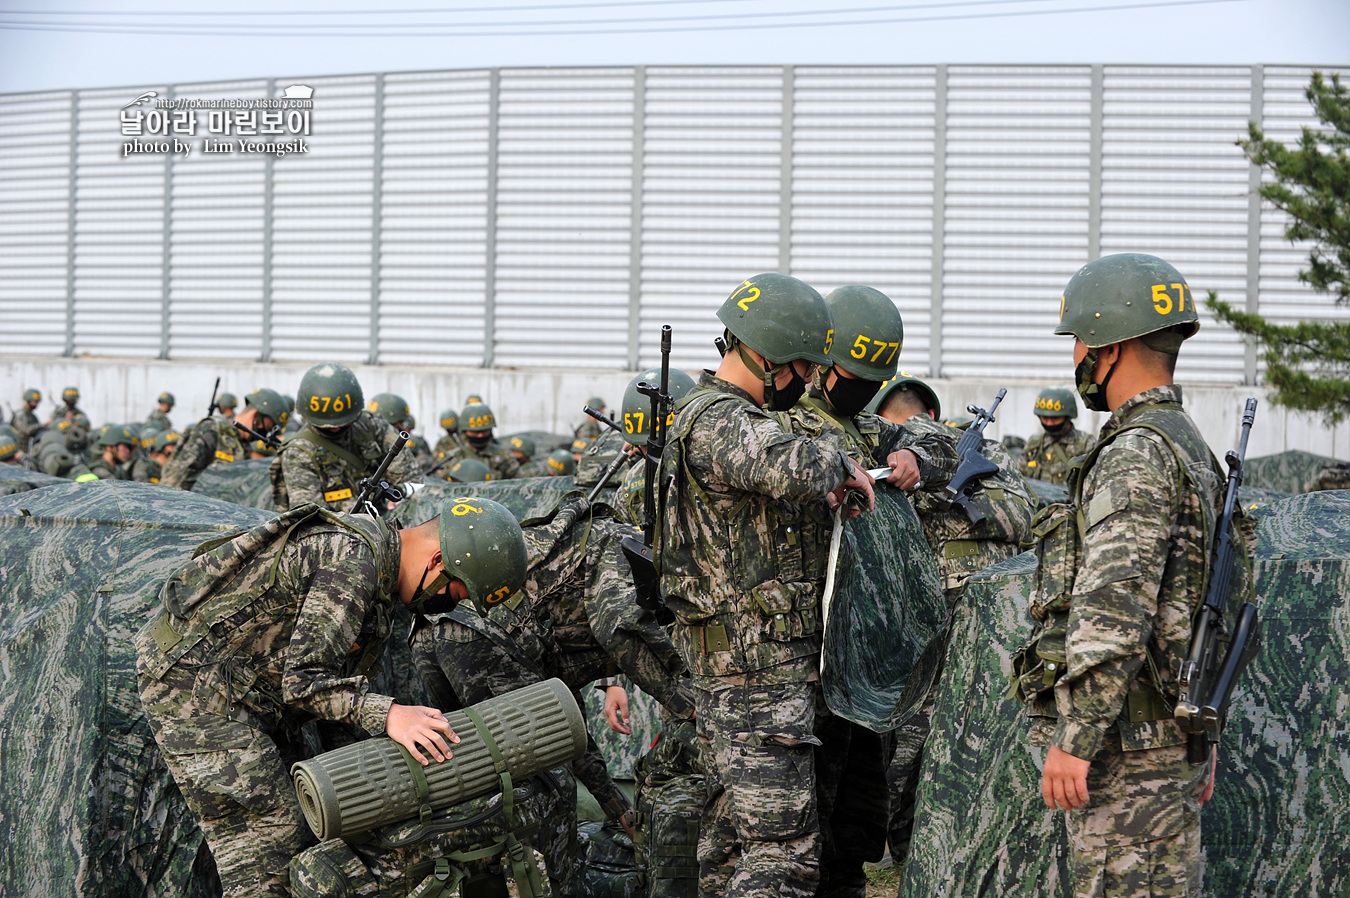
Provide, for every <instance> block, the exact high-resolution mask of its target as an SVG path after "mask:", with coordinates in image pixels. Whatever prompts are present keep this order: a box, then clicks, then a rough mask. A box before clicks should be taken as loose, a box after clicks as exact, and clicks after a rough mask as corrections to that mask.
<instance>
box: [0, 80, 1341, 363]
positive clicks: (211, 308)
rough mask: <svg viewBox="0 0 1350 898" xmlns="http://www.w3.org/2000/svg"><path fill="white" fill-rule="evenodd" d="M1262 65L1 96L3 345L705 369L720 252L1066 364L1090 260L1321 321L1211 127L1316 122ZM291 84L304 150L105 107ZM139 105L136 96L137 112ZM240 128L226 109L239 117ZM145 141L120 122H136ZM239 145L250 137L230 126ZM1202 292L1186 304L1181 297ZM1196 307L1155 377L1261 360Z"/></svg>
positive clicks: (971, 340) (1014, 354)
mask: <svg viewBox="0 0 1350 898" xmlns="http://www.w3.org/2000/svg"><path fill="white" fill-rule="evenodd" d="M1310 71H1311V70H1310V69H1308V68H1299V67H1285V66H1264V67H1263V66H1237V67H1234V66H1226V67H1225V66H1218V67H1160V66H1115V65H1105V66H1102V65H1097V66H1087V65H1084V66H955V65H953V66H915V67H817V66H795V67H794V66H783V67H758V68H745V67H727V68H717V67H672V68H664V67H661V68H658V67H646V68H643V67H637V68H631V67H630V68H605V69H500V70H475V71H450V72H417V73H400V74H381V75H354V76H344V77H323V78H311V79H296V81H295V82H278V81H275V80H257V81H243V82H233V83H215V84H192V85H177V86H164V85H160V86H153V85H152V86H143V87H140V88H127V89H117V90H80V91H68V92H51V93H33V94H9V95H0V179H2V180H3V182H4V190H3V191H0V321H3V325H4V326H3V327H0V353H9V354H24V355H49V356H82V355H90V356H113V357H123V358H131V359H135V358H144V359H181V360H187V359H206V358H211V359H235V360H241V361H242V360H249V361H262V362H271V361H278V362H291V361H306V360H317V359H322V358H334V357H336V358H341V359H344V360H349V361H353V362H358V361H364V362H367V363H372V364H380V363H388V364H430V365H453V366H476V365H484V366H491V367H532V366H540V367H561V368H592V369H594V368H600V369H611V370H621V369H628V370H633V369H636V368H638V367H640V366H642V365H646V364H649V363H651V362H653V361H654V360H655V356H656V353H655V349H656V346H655V343H656V334H657V330H658V327H659V325H660V324H663V323H670V324H673V325H674V326H675V328H676V332H677V334H678V335H679V339H678V341H677V347H676V356H675V359H674V362H675V364H677V365H681V366H685V367H694V366H696V365H697V364H699V363H700V362H706V360H707V358H708V356H709V341H711V339H712V338H713V337H714V336H715V335H716V334H717V333H719V332H720V325H718V324H717V322H716V319H715V317H714V314H713V313H714V312H715V310H716V308H717V307H718V305H719V304H720V303H721V301H722V299H723V298H724V297H725V296H726V295H727V294H728V293H729V292H730V291H731V290H732V288H734V286H735V285H736V283H737V282H738V281H739V280H741V279H742V278H744V277H745V276H747V275H749V274H752V273H755V272H758V271H766V270H783V271H790V272H791V273H793V274H796V275H797V276H799V277H802V278H804V279H806V280H807V281H809V282H811V283H812V284H814V285H815V286H817V287H818V288H819V289H821V291H822V292H825V291H827V290H829V289H831V288H833V287H835V286H838V285H840V284H845V283H866V284H870V285H873V286H875V287H878V288H879V289H881V290H883V291H885V292H886V293H887V294H889V295H890V296H891V297H892V298H893V299H894V300H895V302H896V305H897V306H898V307H899V309H900V311H901V312H902V314H903V316H904V320H905V334H906V340H905V346H904V350H903V355H902V364H903V366H904V367H905V368H907V369H909V370H912V371H915V372H916V373H926V374H928V375H931V376H934V377H939V376H940V377H947V378H951V377H956V378H962V377H976V378H978V377H989V376H1007V375H1009V374H1013V375H1014V376H1018V377H1022V378H1049V377H1062V376H1063V375H1064V372H1065V367H1066V363H1065V355H1066V351H1065V348H1064V345H1063V343H1062V342H1061V341H1060V340H1059V339H1058V338H1055V337H1053V336H1052V335H1051V333H1050V331H1051V330H1052V328H1053V325H1054V324H1055V320H1056V315H1057V310H1058V299H1059V294H1060V292H1061V290H1062V288H1063V285H1064V283H1065V281H1066V280H1067V279H1068V277H1069V276H1070V275H1071V274H1072V273H1073V272H1074V271H1075V270H1076V269H1077V267H1078V266H1079V265H1081V264H1082V263H1083V262H1085V261H1086V260H1088V259H1090V258H1093V257H1095V256H1097V255H1100V254H1104V253H1111V252H1122V251H1141V252H1152V253H1156V254H1158V255H1161V256H1163V257H1165V258H1167V259H1168V260H1169V261H1171V262H1173V263H1174V264H1175V265H1176V266H1177V267H1178V268H1179V269H1180V270H1181V271H1182V272H1183V273H1184V274H1185V275H1186V276H1187V278H1188V280H1189V281H1190V283H1191V285H1192V287H1193V288H1194V291H1195V292H1196V293H1197V294H1198V295H1203V294H1204V292H1205V291H1206V290H1209V289H1215V290H1217V291H1218V292H1219V295H1220V296H1221V297H1222V298H1224V299H1227V300H1229V301H1234V302H1237V303H1238V304H1239V305H1245V306H1246V307H1247V308H1249V309H1253V310H1259V311H1261V312H1262V313H1264V314H1266V315H1268V316H1271V317H1274V318H1276V319H1277V320H1292V319H1297V318H1326V317H1333V316H1342V315H1345V314H1346V313H1345V311H1344V310H1338V309H1335V308H1334V307H1333V306H1332V305H1331V303H1330V301H1329V300H1326V299H1325V298H1322V297H1317V296H1315V295H1314V294H1312V292H1311V291H1310V290H1309V289H1308V288H1307V287H1306V286H1304V285H1302V284H1300V283H1299V282H1298V280H1297V270H1298V268H1299V267H1300V266H1302V265H1305V264H1306V249H1300V248H1298V247H1293V246H1290V245H1289V244H1288V243H1287V242H1286V241H1285V240H1284V237H1283V227H1284V222H1283V216H1282V214H1281V213H1278V212H1276V211H1275V210H1273V209H1270V208H1269V207H1266V208H1263V207H1262V205H1261V203H1260V201H1259V199H1258V198H1257V197H1256V195H1255V192H1254V188H1255V187H1256V186H1258V185H1259V183H1260V173H1259V171H1257V170H1256V169H1254V168H1253V167H1252V166H1250V165H1249V164H1248V163H1247V162H1246V160H1245V159H1244V157H1243V155H1242V152H1241V150H1240V149H1239V148H1238V147H1236V146H1235V145H1234V141H1236V140H1237V139H1239V138H1241V137H1243V136H1244V135H1245V133H1246V126H1247V122H1248V120H1255V121H1257V122H1260V123H1261V124H1262V126H1263V127H1264V128H1265V129H1266V130H1267V132H1268V133H1269V134H1271V135H1272V136H1274V137H1277V138H1280V139H1283V140H1286V141H1288V140H1292V139H1295V138H1296V137H1297V134H1298V130H1299V128H1300V127H1301V126H1303V125H1306V124H1313V123H1314V122H1313V120H1312V114H1311V109H1310V108H1309V106H1308V103H1307V102H1306V100H1305V99H1304V97H1303V90H1304V88H1305V87H1306V85H1307V83H1308V79H1309V75H1310ZM291 83H298V84H303V85H306V86H308V87H311V88H313V110H312V129H311V130H310V132H309V133H308V136H306V137H305V138H304V139H305V140H306V144H307V145H306V151H305V152H295V153H292V154H289V155H285V156H280V157H278V156H276V155H272V154H268V153H252V152H243V151H233V152H227V153H207V152H205V150H204V146H203V145H204V144H206V143H207V142H208V141H215V142H216V146H217V147H218V146H219V141H221V140H234V141H235V142H236V143H239V142H242V140H244V139H247V138H243V137H242V136H241V135H240V134H238V133H224V132H214V133H213V132H211V131H210V130H209V129H208V127H207V118H208V116H207V115H206V114H205V113H203V115H202V117H201V121H200V123H199V124H200V127H199V128H198V129H197V131H196V133H195V134H193V135H188V134H186V133H183V134H178V133H176V132H174V129H173V126H169V128H168V130H169V132H170V133H168V134H166V135H165V136H164V139H165V140H167V141H169V142H172V141H173V140H174V139H175V138H179V139H181V141H182V142H190V143H192V144H193V145H194V146H193V149H192V150H191V151H190V152H188V153H187V154H186V155H183V154H181V153H174V152H160V153H156V152H149V153H132V154H129V155H124V147H125V144H126V143H127V142H128V141H130V140H132V139H133V138H132V137H130V136H128V135H127V134H125V133H124V121H125V118H124V114H126V113H128V110H127V108H126V107H127V105H128V103H129V102H130V101H132V100H134V99H135V98H136V97H137V96H138V95H140V94H141V93H143V92H145V91H147V90H154V91H155V92H156V94H157V95H158V97H159V98H163V99H168V100H175V101H179V102H180V103H181V102H186V101H191V100H206V101H209V100H211V99H212V98H230V99H237V100H262V99H265V98H276V97H280V96H282V95H283V92H284V91H285V90H286V88H287V87H288V86H289V85H290V84H291ZM149 108H152V107H150V106H149V105H148V104H146V105H144V106H142V107H131V108H130V114H132V115H133V116H134V113H135V112H136V111H138V110H141V111H145V110H146V109H149ZM236 124H237V123H236ZM149 137H150V135H147V136H146V137H145V138H143V139H149ZM255 139H262V138H255ZM1203 314H1204V312H1203V310H1202V315H1203ZM1258 374H1259V370H1258V365H1257V359H1256V357H1255V354H1254V352H1253V351H1252V350H1250V349H1248V348H1245V347H1244V346H1243V345H1242V343H1241V342H1240V341H1239V340H1238V338H1237V337H1236V335H1235V334H1233V333H1232V332H1231V331H1228V330H1227V329H1224V328H1220V327H1217V326H1208V327H1204V328H1202V330H1201V332H1200V334H1199V336H1198V337H1197V338H1196V339H1195V340H1193V341H1191V342H1190V343H1188V344H1187V352H1186V353H1183V355H1182V357H1181V364H1180V368H1179V371H1178V376H1179V377H1180V378H1181V379H1183V380H1186V381H1191V382H1211V383H1239V382H1246V383H1252V382H1255V380H1256V379H1257V377H1258Z"/></svg>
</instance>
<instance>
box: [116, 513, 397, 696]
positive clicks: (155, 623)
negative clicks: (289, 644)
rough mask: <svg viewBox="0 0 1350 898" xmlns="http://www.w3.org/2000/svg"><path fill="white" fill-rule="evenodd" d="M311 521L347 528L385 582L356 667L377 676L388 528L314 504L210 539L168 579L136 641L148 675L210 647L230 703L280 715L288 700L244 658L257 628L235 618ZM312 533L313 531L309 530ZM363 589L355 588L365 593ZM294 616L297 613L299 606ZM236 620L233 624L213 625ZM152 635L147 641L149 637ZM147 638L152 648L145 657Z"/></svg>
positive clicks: (271, 578)
mask: <svg viewBox="0 0 1350 898" xmlns="http://www.w3.org/2000/svg"><path fill="white" fill-rule="evenodd" d="M306 524H310V525H312V526H313V527H314V528H315V529H316V530H318V531H321V532H322V531H328V532H332V531H342V532H345V533H351V534H354V535H355V536H357V537H359V538H360V539H361V540H362V541H363V542H364V543H365V544H366V545H367V546H368V547H369V548H370V551H371V553H372V554H373V555H374V556H375V566H376V570H378V571H380V581H379V583H378V584H376V598H375V601H374V602H373V603H372V608H371V610H372V612H373V613H374V614H375V615H376V622H375V634H374V635H375V638H374V639H373V640H370V641H369V644H367V645H363V646H361V647H360V651H361V654H360V657H359V658H357V659H354V660H356V668H357V670H358V671H359V672H361V673H362V674H363V675H365V676H367V677H372V676H374V675H375V674H376V673H377V672H378V662H379V659H380V657H381V656H382V654H383V650H384V643H385V640H386V639H387V638H388V636H389V629H390V623H389V621H390V613H391V608H392V604H393V601H394V588H395V585H396V584H395V582H394V580H395V578H394V577H393V576H390V575H387V574H386V573H385V571H386V568H387V567H388V565H387V563H386V561H387V559H386V558H385V545H386V537H385V534H386V532H387V528H386V527H385V525H384V524H382V523H380V522H379V521H376V520H373V519H370V518H366V517H363V516H360V515H353V516H351V517H339V516H338V515H335V514H333V513H332V512H330V511H327V510H326V509H323V508H320V507H318V506H316V505H303V506H300V507H299V508H295V509H292V510H290V511H288V512H286V513H285V514H282V515H280V516H278V517H275V518H272V519H271V520H270V521H267V522H265V523H263V524H260V525H258V526H257V527H254V528H252V529H251V530H245V531H243V532H242V533H239V532H236V533H230V534H226V535H225V536H220V537H216V538H215V539H211V540H207V541H206V542H204V543H202V544H201V545H199V546H197V548H196V549H194V550H193V553H192V563H190V564H188V565H187V566H185V567H184V568H183V569H182V570H180V571H178V572H177V573H176V574H174V576H173V577H171V578H170V579H169V580H167V581H166V582H165V583H164V585H163V586H162V587H161V588H160V600H161V602H162V603H163V605H164V608H163V610H162V611H161V612H160V614H159V615H158V616H157V617H155V618H154V619H152V620H151V621H150V623H149V624H147V625H146V629H145V630H144V631H142V633H141V635H140V636H139V637H138V639H137V643H138V646H139V647H140V649H141V663H142V665H143V666H144V672H145V673H146V674H147V675H148V676H150V677H152V678H154V679H157V680H158V679H161V678H163V677H164V675H165V674H167V673H168V672H169V669H170V668H171V667H173V666H174V665H175V664H176V663H178V661H179V660H181V659H182V658H183V657H184V656H185V655H187V654H188V652H190V651H192V650H193V649H195V648H197V647H198V646H204V647H207V648H208V650H209V655H210V657H211V660H212V663H217V664H219V665H220V666H221V669H222V671H225V673H224V674H223V675H222V677H221V678H220V683H219V684H218V685H219V686H220V688H221V689H223V690H224V691H225V698H226V704H227V706H232V705H233V704H234V703H235V701H236V700H238V701H240V702H241V703H242V704H244V705H246V706H250V707H253V708H255V709H257V710H259V711H261V712H263V713H268V712H271V713H278V714H279V713H280V712H282V711H283V710H284V708H285V703H284V701H283V700H282V697H281V696H280V695H279V694H273V693H272V692H271V691H270V690H269V689H268V688H267V687H266V686H265V685H264V684H263V682H262V681H261V678H260V676H259V673H258V671H256V670H253V669H252V668H251V667H250V664H249V660H248V659H246V658H241V657H240V655H241V653H242V652H243V651H244V647H245V646H246V645H247V644H248V643H249V642H250V641H251V640H252V639H253V638H255V636H256V633H255V632H254V630H253V628H251V627H249V626H247V625H243V626H239V625H237V621H238V619H237V618H236V615H239V614H240V613H241V612H244V611H245V610H246V609H248V608H250V606H254V605H255V604H257V605H261V604H263V601H262V600H263V599H264V597H265V596H267V594H268V593H269V592H270V591H271V590H272V588H273V586H274V585H275V584H276V580H277V573H278V568H279V567H280V565H281V560H282V558H283V557H284V550H285V548H286V544H287V543H288V542H289V541H290V540H291V537H292V536H294V535H295V532H296V531H297V530H298V529H299V528H300V527H301V526H302V525H306ZM311 532H313V531H311ZM269 552H270V553H272V555H273V557H272V560H271V564H270V565H269V566H268V567H267V569H266V570H265V571H264V572H262V576H258V577H255V578H254V579H253V580H252V581H249V582H247V583H244V584H240V585H238V586H237V588H231V587H232V586H235V583H236V580H237V579H238V577H239V576H240V575H241V574H242V573H244V572H245V571H247V570H248V569H249V566H250V565H251V564H252V563H253V562H254V561H255V560H257V559H258V558H259V557H260V556H262V555H264V554H265V553H269ZM363 585H364V584H353V586H354V587H355V588H361V586H363ZM292 611H294V612H296V613H298V611H299V609H298V608H293V609H292ZM259 613H260V614H262V613H268V614H275V613H276V609H271V610H268V609H265V608H261V607H260V608H259ZM232 618H235V622H236V624H235V625H232V626H230V627H228V628H222V630H223V631H222V632H217V631H216V629H215V628H216V627H217V626H219V625H220V624H222V623H224V622H226V621H229V620H230V619H232ZM147 637H148V639H147ZM148 640H153V643H154V648H155V651H154V652H153V654H152V655H151V654H147V650H148V648H149V645H148Z"/></svg>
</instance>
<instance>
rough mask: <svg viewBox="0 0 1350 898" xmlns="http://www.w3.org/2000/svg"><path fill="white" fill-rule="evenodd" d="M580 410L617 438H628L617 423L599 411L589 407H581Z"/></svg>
mask: <svg viewBox="0 0 1350 898" xmlns="http://www.w3.org/2000/svg"><path fill="white" fill-rule="evenodd" d="M581 410H582V411H583V412H585V413H586V414H588V415H590V416H591V417H592V418H594V419H595V420H597V421H599V422H600V423H601V424H603V425H605V426H606V427H608V428H609V429H610V430H612V431H614V432H615V433H617V434H618V435H619V436H621V437H623V438H624V439H627V438H628V435H627V434H625V433H624V432H623V428H622V427H620V426H619V422H617V421H615V420H614V419H613V418H611V417H609V416H608V415H606V414H605V413H604V412H602V411H600V409H598V408H591V407H590V406H589V405H583V406H582V407H581Z"/></svg>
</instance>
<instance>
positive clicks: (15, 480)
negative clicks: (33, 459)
mask: <svg viewBox="0 0 1350 898" xmlns="http://www.w3.org/2000/svg"><path fill="white" fill-rule="evenodd" d="M56 483H70V481H69V480H66V479H65V478H64V477H53V476H52V475H50V474H44V473H42V472H41V471H30V470H28V469H27V468H25V467H23V466H22V465H7V464H5V463H3V462H0V496H9V495H13V494H14V493H26V492H28V491H29V490H35V489H37V488H38V487H41V486H51V485H52V484H56Z"/></svg>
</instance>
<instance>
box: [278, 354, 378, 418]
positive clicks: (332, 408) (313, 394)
mask: <svg viewBox="0 0 1350 898" xmlns="http://www.w3.org/2000/svg"><path fill="white" fill-rule="evenodd" d="M295 404H296V406H297V407H298V408H299V409H300V414H302V415H304V416H305V421H306V423H309V424H313V425H316V426H318V427H345V426H346V425H348V424H350V423H352V422H353V421H355V420H356V419H357V417H358V416H359V415H360V414H361V409H362V408H364V407H365V404H366V397H365V396H364V395H363V394H362V393H361V384H359V383H357V381H356V375H355V374H353V373H352V369H350V368H348V367H347V366H346V365H341V364H339V363H337V362H324V363H323V364H321V365H315V366H314V367H313V368H310V369H309V370H308V371H306V372H305V376H304V377H302V378H300V389H299V391H298V392H297V393H296V402H295Z"/></svg>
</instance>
